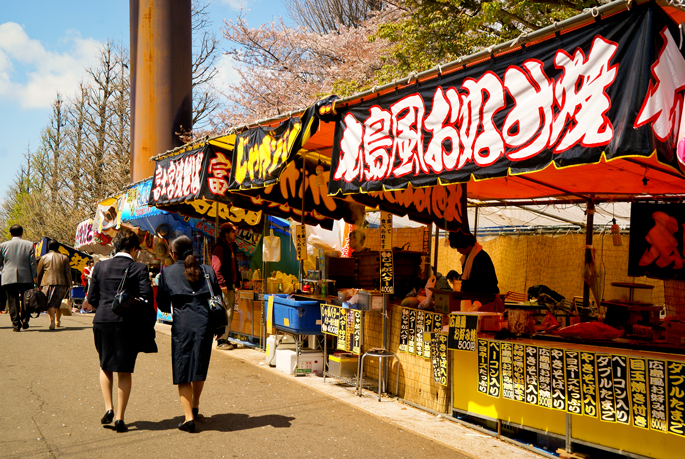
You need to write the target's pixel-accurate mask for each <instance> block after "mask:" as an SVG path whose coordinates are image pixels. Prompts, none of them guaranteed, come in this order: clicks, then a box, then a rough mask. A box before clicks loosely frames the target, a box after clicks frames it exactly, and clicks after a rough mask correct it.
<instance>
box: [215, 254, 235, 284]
mask: <svg viewBox="0 0 685 459" xmlns="http://www.w3.org/2000/svg"><path fill="white" fill-rule="evenodd" d="M236 248H237V246H236V245H235V243H234V244H231V246H226V245H224V244H217V246H216V247H214V251H213V252H212V268H213V269H214V272H215V273H216V280H217V281H218V282H219V286H220V287H221V288H224V287H226V288H228V289H232V288H233V287H234V286H235V285H236V282H237V280H238V259H237V258H236V256H235V254H236Z"/></svg>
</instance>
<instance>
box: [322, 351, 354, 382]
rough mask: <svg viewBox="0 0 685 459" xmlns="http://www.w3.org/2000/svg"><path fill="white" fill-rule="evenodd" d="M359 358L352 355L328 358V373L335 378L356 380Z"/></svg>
mask: <svg viewBox="0 0 685 459" xmlns="http://www.w3.org/2000/svg"><path fill="white" fill-rule="evenodd" d="M358 362H359V357H358V356H356V355H353V354H336V355H330V356H328V373H329V374H331V375H332V376H335V377H337V378H350V379H352V378H356V377H357V363H358Z"/></svg>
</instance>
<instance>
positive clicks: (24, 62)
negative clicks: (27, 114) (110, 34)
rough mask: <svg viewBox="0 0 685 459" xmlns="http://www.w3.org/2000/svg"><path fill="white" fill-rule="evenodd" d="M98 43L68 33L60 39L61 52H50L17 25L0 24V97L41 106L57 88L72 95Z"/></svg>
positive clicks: (53, 95)
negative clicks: (64, 49)
mask: <svg viewBox="0 0 685 459" xmlns="http://www.w3.org/2000/svg"><path fill="white" fill-rule="evenodd" d="M98 45H100V43H99V42H97V41H96V40H92V39H83V38H81V36H80V34H78V33H77V32H70V33H69V34H68V35H67V36H66V37H63V38H62V39H61V40H60V46H61V47H64V48H66V51H65V52H55V51H50V50H47V49H45V47H44V46H43V44H42V43H41V42H40V41H38V40H35V39H31V38H30V37H29V36H28V35H27V34H26V31H24V28H23V27H22V26H20V25H19V24H17V23H14V22H6V23H4V24H0V99H6V100H9V101H12V102H14V103H17V104H18V105H19V106H21V107H22V108H45V107H49V106H50V105H51V104H52V102H53V101H54V99H55V95H56V93H57V92H58V91H59V92H60V93H61V94H63V95H67V96H70V95H72V94H73V93H74V92H75V91H76V89H77V88H78V84H79V81H81V80H82V78H83V76H84V74H85V68H86V67H88V66H89V65H91V64H94V63H95V62H96V58H97V49H98Z"/></svg>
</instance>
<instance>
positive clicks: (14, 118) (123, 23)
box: [0, 0, 288, 200]
mask: <svg viewBox="0 0 685 459" xmlns="http://www.w3.org/2000/svg"><path fill="white" fill-rule="evenodd" d="M204 1H205V2H206V3H209V4H210V11H211V14H212V21H213V28H214V29H215V30H216V32H217V35H218V36H221V33H220V28H221V26H222V25H223V21H224V19H235V17H236V12H237V11H240V9H241V7H242V9H243V10H244V12H245V16H246V18H247V20H248V22H249V24H250V26H253V27H258V26H259V25H260V24H263V23H267V22H271V21H272V20H273V19H275V18H278V17H279V16H282V17H283V19H284V21H286V22H288V19H287V14H286V11H285V8H284V6H283V3H282V0H252V1H241V0H204ZM128 21H129V2H128V0H109V1H107V2H100V1H94V2H85V1H83V0H60V1H59V2H57V1H55V0H23V1H5V2H3V6H2V8H0V132H2V141H0V200H4V198H5V194H6V192H7V190H8V188H9V185H10V184H11V183H12V182H13V180H14V178H15V176H16V173H17V171H18V170H19V168H20V165H21V164H22V163H23V161H24V154H25V153H26V151H27V149H28V148H29V146H30V149H31V151H35V149H36V148H37V147H38V145H39V141H40V134H41V130H42V129H43V128H44V127H45V126H46V125H47V123H48V120H49V119H50V113H51V111H50V106H51V104H52V103H53V102H54V100H55V96H56V93H57V92H58V91H59V92H60V93H61V94H62V95H63V96H65V97H68V96H71V95H73V94H74V93H75V90H76V88H77V86H78V83H79V81H81V80H82V79H83V77H84V73H85V71H84V69H85V68H86V67H88V66H94V65H95V62H96V50H97V47H98V44H100V43H103V42H105V41H106V40H108V39H109V40H113V41H123V42H124V43H125V44H126V45H127V46H128V41H129V22H128ZM221 45H222V47H224V48H225V47H226V46H227V43H226V41H225V40H223V39H222V40H221ZM221 65H222V72H221V77H222V78H223V79H224V80H230V79H231V78H232V75H234V73H233V72H231V70H230V62H228V60H227V59H222V60H221Z"/></svg>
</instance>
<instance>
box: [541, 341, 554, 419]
mask: <svg viewBox="0 0 685 459" xmlns="http://www.w3.org/2000/svg"><path fill="white" fill-rule="evenodd" d="M538 406H544V407H545V408H552V350H551V349H550V348H548V347H539V348H538Z"/></svg>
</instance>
